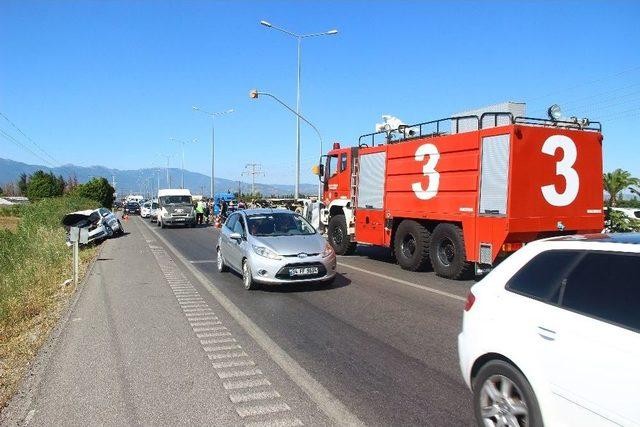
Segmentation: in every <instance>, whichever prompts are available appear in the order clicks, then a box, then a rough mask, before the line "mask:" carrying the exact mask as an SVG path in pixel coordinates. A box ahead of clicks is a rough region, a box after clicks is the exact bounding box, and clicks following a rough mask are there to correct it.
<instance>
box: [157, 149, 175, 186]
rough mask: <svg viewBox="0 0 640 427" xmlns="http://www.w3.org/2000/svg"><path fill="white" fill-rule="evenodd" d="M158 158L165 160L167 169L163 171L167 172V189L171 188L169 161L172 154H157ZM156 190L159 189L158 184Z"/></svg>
mask: <svg viewBox="0 0 640 427" xmlns="http://www.w3.org/2000/svg"><path fill="white" fill-rule="evenodd" d="M158 156H160V157H164V158H166V159H167V167H166V168H165V171H166V172H167V188H171V184H170V183H169V159H170V158H172V157H173V154H160V153H158ZM158 179H159V178H158ZM158 182H160V181H158ZM158 188H160V184H158Z"/></svg>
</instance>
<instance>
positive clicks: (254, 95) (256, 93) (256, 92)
mask: <svg viewBox="0 0 640 427" xmlns="http://www.w3.org/2000/svg"><path fill="white" fill-rule="evenodd" d="M260 95H264V96H268V97H270V98H272V99H274V100H275V101H277V102H278V103H279V104H280V105H282V106H283V107H284V108H286V109H287V110H289V111H291V112H292V113H293V114H295V115H296V116H297V117H298V119H300V120H302V121H304V122H305V123H306V124H308V125H309V126H311V128H312V129H313V130H314V131H315V132H316V134H317V135H318V140H320V157H322V145H323V144H322V135H320V131H319V130H318V128H317V127H315V125H314V124H313V123H311V122H310V121H309V120H307V119H306V118H305V117H304V116H303V115H302V114H299V113H297V112H296V111H295V110H294V109H293V108H291V107H289V106H288V105H287V104H285V103H284V102H282V101H281V100H280V99H279V98H278V97H277V96H275V95H273V94H271V93H269V92H261V91H259V90H258V89H252V90H251V91H250V92H249V98H251V99H258V97H259V96H260ZM298 159H300V156H298ZM298 172H300V170H298ZM297 198H298V194H297V192H296V199H297ZM321 200H322V184H321V183H318V225H319V224H320V201H321Z"/></svg>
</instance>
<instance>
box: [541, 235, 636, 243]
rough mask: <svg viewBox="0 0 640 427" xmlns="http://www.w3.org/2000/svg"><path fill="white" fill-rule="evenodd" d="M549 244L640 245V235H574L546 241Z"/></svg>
mask: <svg viewBox="0 0 640 427" xmlns="http://www.w3.org/2000/svg"><path fill="white" fill-rule="evenodd" d="M545 241H548V242H585V243H626V244H631V245H640V233H608V234H604V233H598V234H595V233H594V234H573V235H570V236H559V237H551V238H549V239H545Z"/></svg>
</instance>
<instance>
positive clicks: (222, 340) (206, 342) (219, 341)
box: [200, 337, 237, 345]
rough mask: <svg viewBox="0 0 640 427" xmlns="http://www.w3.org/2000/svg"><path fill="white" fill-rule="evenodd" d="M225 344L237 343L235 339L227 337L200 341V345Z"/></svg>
mask: <svg viewBox="0 0 640 427" xmlns="http://www.w3.org/2000/svg"><path fill="white" fill-rule="evenodd" d="M226 342H237V341H236V339H235V338H232V337H227V338H213V339H210V340H200V344H201V345H211V344H224V343H226Z"/></svg>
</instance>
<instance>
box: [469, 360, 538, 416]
mask: <svg viewBox="0 0 640 427" xmlns="http://www.w3.org/2000/svg"><path fill="white" fill-rule="evenodd" d="M472 389H473V410H474V412H475V416H476V420H477V422H478V425H509V426H511V425H515V426H518V425H520V426H529V427H541V426H542V415H541V414H540V407H539V406H538V400H537V399H536V395H535V393H534V392H533V389H532V388H531V385H530V384H529V381H527V379H526V378H525V376H524V375H522V372H520V371H519V370H518V369H516V368H515V367H513V366H512V365H510V364H509V363H507V362H505V361H503V360H493V361H491V362H488V363H487V364H486V365H484V366H483V367H482V368H481V369H480V371H479V372H478V375H477V376H476V378H475V379H474V381H473V384H472Z"/></svg>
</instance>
